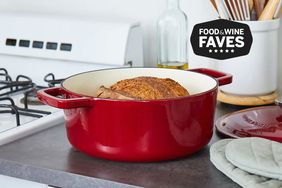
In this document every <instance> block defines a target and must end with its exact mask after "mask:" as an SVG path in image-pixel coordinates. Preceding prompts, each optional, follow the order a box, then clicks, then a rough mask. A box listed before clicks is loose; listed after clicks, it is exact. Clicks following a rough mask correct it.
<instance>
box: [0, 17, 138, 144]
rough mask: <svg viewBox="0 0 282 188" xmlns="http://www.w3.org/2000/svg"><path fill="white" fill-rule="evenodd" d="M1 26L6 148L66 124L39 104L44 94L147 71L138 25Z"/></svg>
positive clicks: (22, 22)
mask: <svg viewBox="0 0 282 188" xmlns="http://www.w3.org/2000/svg"><path fill="white" fill-rule="evenodd" d="M0 25H1V33H0V145H3V144H6V143H8V142H11V141H14V140H17V139H20V138H22V137H25V136H27V135H30V134H33V133H35V132H38V131H42V130H43V129H47V128H49V127H52V126H56V125H58V124H62V123H63V122H64V115H63V112H62V110H59V109H55V108H53V107H50V106H47V105H43V104H42V103H41V102H40V101H38V99H37V97H36V91H38V90H39V89H42V88H46V87H54V86H56V85H57V84H59V83H60V82H61V81H62V80H63V78H67V77H69V76H71V75H74V74H78V73H81V72H85V71H92V70H97V69H105V68H114V67H129V66H143V44H142V33H141V27H140V25H139V24H138V23H136V22H118V23H117V22H110V21H97V20H92V19H91V20H90V19H89V18H73V19H70V18H64V17H52V15H48V16H47V15H31V14H8V13H1V14H0ZM57 78H59V79H57Z"/></svg>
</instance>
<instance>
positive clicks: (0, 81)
mask: <svg viewBox="0 0 282 188" xmlns="http://www.w3.org/2000/svg"><path fill="white" fill-rule="evenodd" d="M44 80H45V81H46V82H47V84H48V87H54V86H55V85H57V84H60V83H61V82H62V81H63V80H64V79H55V75H54V74H52V73H49V74H47V75H46V76H45V77H44ZM48 87H47V86H46V87H45V86H38V85H36V84H35V83H33V82H32V80H31V78H29V77H27V76H25V75H19V76H17V77H16V79H15V80H13V79H12V78H11V76H10V75H9V74H8V71H7V70H6V69H4V68H0V101H2V102H1V103H0V114H3V113H11V114H14V115H15V117H16V123H17V126H20V125H21V123H20V115H23V116H30V117H35V118H41V117H43V116H44V115H48V114H51V112H48V111H42V110H34V109H29V106H28V104H29V103H30V102H31V100H32V101H36V100H37V102H38V103H40V101H39V100H38V98H37V91H38V90H40V89H44V88H48ZM20 93H22V94H23V99H22V100H21V102H22V103H23V104H24V108H21V107H18V106H17V105H16V104H15V102H14V100H13V99H12V98H11V97H10V95H11V94H20ZM41 104H42V103H41Z"/></svg>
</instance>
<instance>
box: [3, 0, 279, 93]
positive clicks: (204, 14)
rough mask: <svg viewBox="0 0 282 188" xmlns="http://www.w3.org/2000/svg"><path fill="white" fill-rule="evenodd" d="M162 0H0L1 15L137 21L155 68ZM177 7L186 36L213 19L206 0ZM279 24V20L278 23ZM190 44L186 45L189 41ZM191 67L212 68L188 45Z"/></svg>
mask: <svg viewBox="0 0 282 188" xmlns="http://www.w3.org/2000/svg"><path fill="white" fill-rule="evenodd" d="M165 3H166V0H154V1H151V0H142V1H140V0H118V1H117V0H83V1H79V0H56V1H48V0H25V1H22V0H1V1H0V11H1V12H5V11H8V12H11V11H12V12H28V13H43V14H53V15H66V16H67V15H72V16H73V15H74V16H89V17H94V18H99V19H101V18H102V19H104V18H106V19H108V18H109V19H111V18H114V19H117V20H124V19H125V20H139V21H141V24H142V26H143V31H144V53H145V64H146V65H147V66H155V65H156V42H155V41H156V40H155V38H156V31H155V30H156V25H155V24H156V21H157V18H158V17H159V15H160V14H161V12H162V11H163V10H164V9H165ZM181 8H182V9H183V10H184V11H185V13H186V14H187V16H188V20H189V35H190V33H191V30H192V28H193V25H194V24H196V23H199V22H204V21H207V20H212V19H215V18H216V14H215V11H214V10H213V8H212V6H211V5H210V2H209V1H208V0H197V1H195V0H182V1H181ZM281 24H282V21H281ZM279 35H280V49H279V51H280V52H281V51H282V29H280V34H279ZM189 44H190V42H189ZM279 54H280V63H279V89H280V91H282V55H281V53H279ZM189 62H190V66H191V67H212V66H213V65H214V64H215V61H214V60H211V59H208V58H204V57H199V56H196V55H194V54H193V51H192V49H191V46H189Z"/></svg>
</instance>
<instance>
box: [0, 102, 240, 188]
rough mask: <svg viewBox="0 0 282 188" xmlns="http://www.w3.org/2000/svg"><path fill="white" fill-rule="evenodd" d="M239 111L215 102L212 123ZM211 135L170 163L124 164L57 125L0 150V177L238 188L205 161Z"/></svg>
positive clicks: (64, 184)
mask: <svg viewBox="0 0 282 188" xmlns="http://www.w3.org/2000/svg"><path fill="white" fill-rule="evenodd" d="M239 109H241V108H240V107H235V106H231V105H225V104H221V103H219V104H218V105H217V112H216V119H217V118H218V117H220V116H222V115H224V114H226V113H229V112H233V111H236V110H239ZM219 139H221V137H219V135H218V134H216V133H214V135H213V138H212V140H211V142H210V143H209V145H208V146H206V147H205V148H203V149H202V150H201V151H200V152H198V153H196V154H193V155H191V156H188V157H186V158H183V159H178V160H175V161H167V162H160V163H124V162H113V161H107V160H103V159H97V158H92V157H89V156H86V155H84V154H83V153H80V152H79V151H76V150H75V149H73V148H72V147H71V145H70V144H69V143H68V141H67V138H66V133H65V128H64V126H63V125H58V126H56V127H53V128H50V129H48V130H45V131H43V132H40V133H37V134H34V135H32V136H29V137H26V138H23V139H21V140H18V141H15V142H12V143H10V144H7V145H4V146H0V174H4V175H9V176H13V177H18V178H23V179H27V180H32V181H37V182H41V183H46V184H51V185H55V186H59V187H66V188H69V187H74V188H75V187H123V186H127V185H135V186H142V187H193V188H197V187H199V188H202V187H228V188H238V187H239V186H238V185H236V184H235V183H233V182H232V181H231V180H230V179H229V178H227V177H226V176H225V175H224V174H222V173H221V172H220V171H218V170H217V169H216V168H215V167H214V166H213V165H212V163H211V162H210V161H209V147H210V145H211V144H212V143H214V142H216V141H217V140H219Z"/></svg>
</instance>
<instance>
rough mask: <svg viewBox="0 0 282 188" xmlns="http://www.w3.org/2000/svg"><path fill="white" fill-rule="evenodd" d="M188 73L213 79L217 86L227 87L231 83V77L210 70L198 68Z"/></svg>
mask: <svg viewBox="0 0 282 188" xmlns="http://www.w3.org/2000/svg"><path fill="white" fill-rule="evenodd" d="M189 71H192V72H197V73H201V74H205V75H208V76H211V77H213V78H215V79H216V80H217V81H218V84H219V86H223V85H227V84H230V83H232V75H231V74H228V73H224V72H220V71H216V70H212V69H206V68H198V69H189Z"/></svg>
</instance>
